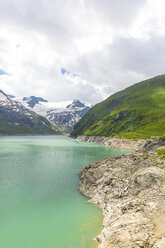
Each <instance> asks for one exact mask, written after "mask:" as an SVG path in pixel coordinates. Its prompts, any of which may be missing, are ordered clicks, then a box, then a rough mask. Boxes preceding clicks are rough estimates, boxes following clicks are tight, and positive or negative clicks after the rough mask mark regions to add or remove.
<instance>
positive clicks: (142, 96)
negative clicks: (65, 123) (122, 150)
mask: <svg viewBox="0 0 165 248" xmlns="http://www.w3.org/2000/svg"><path fill="white" fill-rule="evenodd" d="M164 116H165V75H161V76H157V77H154V78H151V79H148V80H144V81H142V82H139V83H136V84H134V85H132V86H130V87H128V88H126V89H124V90H122V91H119V92H117V93H115V94H113V95H112V96H110V97H108V98H107V99H106V100H104V101H103V102H101V103H98V104H96V105H95V106H94V107H93V108H91V110H90V111H89V112H88V113H87V114H86V115H84V116H83V118H82V119H81V120H80V121H79V122H78V123H77V124H76V125H75V128H74V131H73V132H72V134H71V135H72V136H79V135H85V136H106V137H109V136H117V137H123V138H150V137H151V136H162V135H164V133H165V117H164ZM148 127H149V128H148Z"/></svg>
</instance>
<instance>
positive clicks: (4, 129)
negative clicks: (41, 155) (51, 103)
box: [0, 90, 60, 135]
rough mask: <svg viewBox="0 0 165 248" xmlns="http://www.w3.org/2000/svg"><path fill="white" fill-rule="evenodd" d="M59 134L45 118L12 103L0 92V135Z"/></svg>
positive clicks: (12, 101)
mask: <svg viewBox="0 0 165 248" xmlns="http://www.w3.org/2000/svg"><path fill="white" fill-rule="evenodd" d="M16 134H18V135H25V134H27V135H28V134H60V132H59V131H58V130H57V128H56V127H55V126H54V125H53V124H52V123H50V122H49V121H48V120H47V119H46V118H44V117H42V116H39V115H38V114H36V113H34V112H33V111H31V110H29V109H27V108H25V107H24V106H23V105H22V104H21V103H19V102H16V101H14V100H13V99H11V98H10V97H8V96H7V95H6V94H5V93H4V92H3V91H2V90H0V135H16Z"/></svg>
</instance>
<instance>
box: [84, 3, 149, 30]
mask: <svg viewBox="0 0 165 248" xmlns="http://www.w3.org/2000/svg"><path fill="white" fill-rule="evenodd" d="M85 2H86V5H89V6H91V7H95V8H96V9H97V11H98V13H99V15H101V16H102V18H104V20H106V21H110V23H111V24H113V25H114V26H116V27H123V26H126V27H127V28H128V26H129V25H131V24H132V22H133V21H134V20H135V16H136V15H138V14H139V11H140V10H141V9H142V8H143V7H144V6H145V4H146V3H147V0H133V1H132V0H122V1H121V0H115V1H114V0H104V1H100V0H91V1H88V0H85Z"/></svg>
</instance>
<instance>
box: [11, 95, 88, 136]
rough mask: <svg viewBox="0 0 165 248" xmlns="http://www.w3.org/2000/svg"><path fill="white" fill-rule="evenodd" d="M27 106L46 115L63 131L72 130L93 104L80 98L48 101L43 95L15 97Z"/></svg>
mask: <svg viewBox="0 0 165 248" xmlns="http://www.w3.org/2000/svg"><path fill="white" fill-rule="evenodd" d="M14 100H15V101H18V102H20V103H22V104H23V105H24V106H25V107H27V108H29V109H32V110H33V111H34V112H36V113H38V114H40V115H43V116H45V117H46V118H47V119H48V120H49V121H51V122H53V123H54V124H55V125H56V126H57V127H58V128H59V129H60V130H61V131H64V132H71V131H72V130H73V127H74V125H75V124H76V123H77V122H78V121H79V120H80V119H81V118H82V117H83V115H84V114H86V113H87V112H88V111H89V110H90V108H91V105H90V104H87V103H85V102H82V101H80V100H73V101H64V102H48V101H47V100H45V99H43V98H41V97H35V96H30V97H16V98H15V99H14Z"/></svg>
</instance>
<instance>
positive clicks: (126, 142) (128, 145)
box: [77, 136, 146, 151]
mask: <svg viewBox="0 0 165 248" xmlns="http://www.w3.org/2000/svg"><path fill="white" fill-rule="evenodd" d="M77 141H79V142H94V143H99V144H102V145H104V146H107V147H115V148H121V149H122V148H124V149H131V150H138V151H139V150H140V149H142V147H143V146H144V144H145V143H146V141H145V140H138V141H134V140H130V139H119V138H115V137H104V136H78V137H77Z"/></svg>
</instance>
